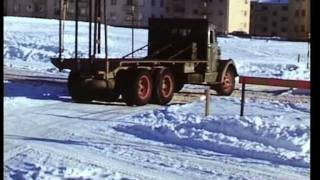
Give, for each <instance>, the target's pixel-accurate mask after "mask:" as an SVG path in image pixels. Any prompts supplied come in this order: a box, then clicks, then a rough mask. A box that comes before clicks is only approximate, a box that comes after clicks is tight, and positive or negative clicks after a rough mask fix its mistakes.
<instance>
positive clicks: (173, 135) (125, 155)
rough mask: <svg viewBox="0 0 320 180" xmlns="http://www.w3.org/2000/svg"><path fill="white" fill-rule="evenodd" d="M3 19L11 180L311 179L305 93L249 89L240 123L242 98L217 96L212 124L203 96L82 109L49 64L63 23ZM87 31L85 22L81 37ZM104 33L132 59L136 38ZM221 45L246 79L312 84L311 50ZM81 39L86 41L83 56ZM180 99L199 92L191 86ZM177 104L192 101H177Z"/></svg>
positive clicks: (237, 41) (254, 43)
mask: <svg viewBox="0 0 320 180" xmlns="http://www.w3.org/2000/svg"><path fill="white" fill-rule="evenodd" d="M4 20H5V22H4V23H5V24H4V65H5V79H4V86H5V87H4V175H5V179H68V178H71V179H86V178H90V179H261V180H264V179H292V180H296V179H309V177H310V165H309V163H310V146H309V144H310V101H309V95H308V92H305V91H301V90H296V89H294V90H284V91H281V93H278V92H277V93H274V92H273V90H272V89H271V90H269V91H265V93H269V94H271V95H270V96H272V97H273V98H271V99H270V98H263V97H262V96H261V92H258V91H253V92H251V94H253V95H254V96H253V97H250V98H249V96H248V98H247V99H246V109H245V116H244V117H239V115H238V114H239V111H240V98H239V95H237V93H235V95H233V96H231V97H220V96H211V104H210V107H211V109H210V110H211V111H210V112H211V115H210V116H208V117H204V104H205V103H204V101H203V97H200V95H199V96H196V97H194V101H193V102H191V100H189V101H186V102H188V103H185V104H180V103H179V102H178V101H177V100H173V101H172V102H171V103H170V104H169V105H168V106H158V105H152V104H150V105H146V106H142V107H127V106H125V104H124V103H123V102H121V101H119V102H99V101H94V102H93V103H91V104H76V103H72V102H71V100H70V96H69V95H68V92H67V89H66V84H65V80H63V77H65V75H66V74H67V73H66V72H62V73H59V72H58V71H57V70H56V69H55V68H54V67H53V66H52V65H51V63H50V60H49V58H50V57H51V56H56V55H57V51H58V49H57V44H58V38H57V32H58V31H57V27H58V21H56V20H43V19H32V18H14V17H5V18H4ZM72 25H73V23H70V22H69V23H67V28H66V31H67V32H68V33H67V36H66V52H65V54H66V56H71V55H72V53H73V52H72V51H73V45H72V43H73V37H72V34H73V30H72V29H71V26H72ZM86 26H87V24H85V23H80V27H81V29H83V28H85V27H86ZM108 29H109V37H108V38H109V39H108V41H109V54H110V56H111V57H118V56H121V55H124V54H126V53H128V52H130V50H131V48H130V47H129V46H128V44H127V42H128V41H129V39H130V35H131V31H130V30H128V29H125V28H115V27H108ZM136 35H137V38H136V39H137V42H136V46H137V47H139V46H143V45H144V44H145V43H146V42H147V31H145V30H136ZM102 39H104V38H102ZM218 40H219V43H220V45H221V47H222V56H223V57H224V58H233V59H234V60H235V61H236V64H237V68H238V69H239V72H240V74H244V75H255V76H256V75H257V76H272V77H278V78H284V79H306V80H308V79H309V70H308V69H307V68H306V66H305V65H306V64H305V62H304V60H303V58H304V57H306V53H307V44H306V43H301V42H300V43H295V42H285V41H272V40H269V41H268V42H267V41H266V40H251V39H242V38H236V37H230V38H218ZM85 41H86V37H85V36H83V37H81V38H80V42H81V45H80V48H79V49H81V54H82V55H83V56H86V49H87V48H86V43H85ZM297 54H301V57H302V62H300V63H297V62H296V56H297ZM140 55H143V54H140ZM13 74H14V75H15V76H13ZM26 75H28V76H26ZM29 76H30V77H31V76H32V77H33V78H30V77H29ZM35 76H36V77H38V78H39V79H44V77H42V76H46V80H45V81H44V80H42V81H39V80H37V79H36V78H34V77H35ZM40 76H41V77H40ZM52 76H54V77H55V78H56V79H59V78H61V77H62V78H61V79H62V80H61V79H59V81H56V79H52V78H50V77H52ZM48 79H49V82H48ZM50 79H51V80H52V82H50ZM53 81H54V82H53ZM260 90H261V89H260ZM183 91H184V92H188V91H189V92H190V91H196V92H198V91H203V87H201V86H191V85H186V86H185V87H184V89H183ZM259 93H260V95H259ZM179 98H180V99H188V97H187V96H186V95H183V94H176V95H175V99H179ZM278 98H279V99H280V98H281V99H282V100H281V101H280V100H277V99H278ZM283 99H284V100H283ZM302 99H303V100H302Z"/></svg>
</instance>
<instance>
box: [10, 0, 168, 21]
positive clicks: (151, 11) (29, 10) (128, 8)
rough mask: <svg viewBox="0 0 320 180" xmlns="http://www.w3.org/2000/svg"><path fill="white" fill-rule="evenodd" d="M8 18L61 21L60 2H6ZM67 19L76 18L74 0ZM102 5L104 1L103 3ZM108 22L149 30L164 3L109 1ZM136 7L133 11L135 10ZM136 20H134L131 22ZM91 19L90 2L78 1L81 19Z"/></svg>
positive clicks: (160, 0)
mask: <svg viewBox="0 0 320 180" xmlns="http://www.w3.org/2000/svg"><path fill="white" fill-rule="evenodd" d="M6 1H7V4H6V5H5V8H4V9H5V10H6V11H7V12H6V15H8V16H23V17H39V18H54V19H58V18H59V16H60V14H59V0H9V1H8V0H6ZM66 2H67V11H66V19H67V20H71V19H74V18H75V8H76V7H75V0H66ZM101 4H103V0H101ZM106 6H107V8H106V10H107V14H106V15H107V22H108V24H110V25H114V26H132V25H133V26H135V27H147V26H148V19H149V18H150V17H163V16H164V13H165V1H164V0H106ZM132 6H134V9H132ZM132 17H133V21H132ZM88 18H89V0H79V19H80V20H82V21H87V20H88Z"/></svg>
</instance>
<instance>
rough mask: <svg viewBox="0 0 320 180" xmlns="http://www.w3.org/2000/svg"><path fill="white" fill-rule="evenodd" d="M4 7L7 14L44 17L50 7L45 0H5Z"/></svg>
mask: <svg viewBox="0 0 320 180" xmlns="http://www.w3.org/2000/svg"><path fill="white" fill-rule="evenodd" d="M4 9H5V13H6V14H5V15H8V16H23V17H39V18H46V17H47V15H46V14H47V11H48V10H49V9H50V7H48V6H47V1H45V0H6V2H5V3H4Z"/></svg>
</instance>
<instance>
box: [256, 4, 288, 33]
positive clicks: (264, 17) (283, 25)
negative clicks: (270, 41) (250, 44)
mask: <svg viewBox="0 0 320 180" xmlns="http://www.w3.org/2000/svg"><path fill="white" fill-rule="evenodd" d="M288 15H289V6H288V3H286V2H280V3H279V2H276V3H272V2H271V3H259V2H251V14H250V19H251V21H250V22H251V24H250V34H252V35H257V36H281V37H287V36H288V33H289V16H288Z"/></svg>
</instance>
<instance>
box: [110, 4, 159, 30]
mask: <svg viewBox="0 0 320 180" xmlns="http://www.w3.org/2000/svg"><path fill="white" fill-rule="evenodd" d="M107 2H108V4H107V22H108V24H110V25H115V26H132V25H133V26H135V27H147V26H148V23H149V21H148V20H149V18H151V17H154V18H155V17H157V18H161V17H164V12H165V11H164V10H165V1H164V0H107ZM132 4H134V9H133V8H132ZM132 14H133V16H132ZM132 17H133V21H132Z"/></svg>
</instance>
